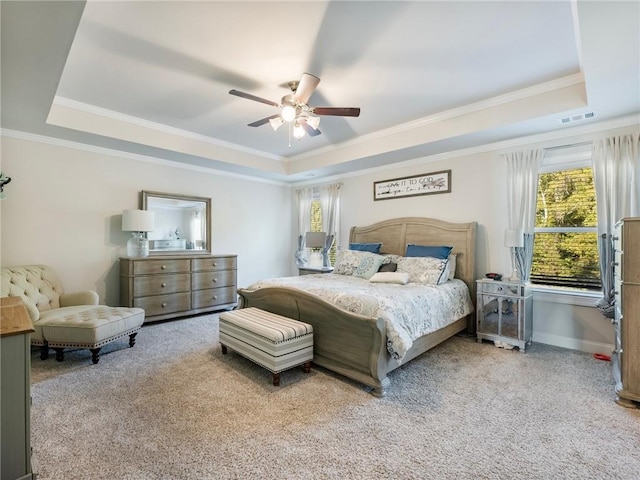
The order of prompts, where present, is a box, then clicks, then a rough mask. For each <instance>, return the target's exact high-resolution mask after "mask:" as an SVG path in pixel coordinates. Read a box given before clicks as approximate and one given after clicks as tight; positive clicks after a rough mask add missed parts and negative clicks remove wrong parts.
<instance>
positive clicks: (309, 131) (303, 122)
mask: <svg viewBox="0 0 640 480" xmlns="http://www.w3.org/2000/svg"><path fill="white" fill-rule="evenodd" d="M298 122H299V123H300V126H301V127H302V128H304V131H305V132H307V135H309V136H310V137H315V136H318V135H320V134H321V133H322V132H321V131H320V130H318V129H316V128H313V127H312V126H311V125H309V124H308V123H307V122H306V120H304V119H301V120H299V121H298Z"/></svg>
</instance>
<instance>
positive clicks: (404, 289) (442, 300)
mask: <svg viewBox="0 0 640 480" xmlns="http://www.w3.org/2000/svg"><path fill="white" fill-rule="evenodd" d="M274 286H286V287H290V288H297V289H299V290H303V291H306V292H309V293H312V294H314V295H317V296H319V297H321V298H322V299H324V300H325V301H328V302H330V303H332V304H333V305H335V306H337V307H339V308H342V309H343V310H347V311H349V312H353V313H357V314H359V315H364V316H367V317H375V318H382V319H383V320H384V321H385V324H386V328H387V350H388V351H389V354H390V355H391V356H392V357H393V358H396V359H402V358H403V357H404V356H405V354H406V353H407V351H408V350H409V349H410V348H411V345H412V344H413V341H414V340H415V339H417V338H419V337H421V336H422V335H426V334H427V333H431V332H434V331H436V330H438V329H440V328H442V327H445V326H446V325H448V324H450V323H453V322H454V321H456V320H458V319H460V318H462V317H464V316H466V315H468V314H470V313H471V312H473V303H472V302H471V295H470V293H469V289H468V287H467V285H466V284H465V283H464V282H463V281H462V280H458V279H456V280H451V281H448V282H446V283H444V284H442V285H438V286H427V285H421V284H417V283H407V284H406V285H398V284H388V283H370V282H369V281H368V280H365V279H363V278H358V277H353V276H349V275H337V274H317V275H300V276H296V277H281V278H271V279H267V280H260V281H258V282H255V283H254V284H252V285H250V286H249V287H247V290H258V289H260V288H265V287H274Z"/></svg>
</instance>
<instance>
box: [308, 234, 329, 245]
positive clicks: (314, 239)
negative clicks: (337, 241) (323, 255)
mask: <svg viewBox="0 0 640 480" xmlns="http://www.w3.org/2000/svg"><path fill="white" fill-rule="evenodd" d="M326 238H327V234H326V233H325V232H307V235H306V237H305V241H304V245H305V247H307V248H324V241H325V240H326Z"/></svg>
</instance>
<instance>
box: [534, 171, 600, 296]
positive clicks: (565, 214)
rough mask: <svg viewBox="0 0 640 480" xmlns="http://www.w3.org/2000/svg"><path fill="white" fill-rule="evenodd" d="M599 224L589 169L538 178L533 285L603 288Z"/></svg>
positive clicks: (561, 172)
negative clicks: (601, 286) (599, 262)
mask: <svg viewBox="0 0 640 480" xmlns="http://www.w3.org/2000/svg"><path fill="white" fill-rule="evenodd" d="M596 226H597V218H596V196H595V188H594V184H593V174H592V170H591V169H590V168H579V169H572V170H563V171H558V172H550V173H543V174H540V176H539V181H538V197H537V204H536V234H535V240H534V248H533V265H532V273H531V279H532V281H533V282H535V283H541V284H547V285H562V286H575V287H582V288H599V287H600V269H599V265H598V238H597V232H596Z"/></svg>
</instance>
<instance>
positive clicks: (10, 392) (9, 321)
mask: <svg viewBox="0 0 640 480" xmlns="http://www.w3.org/2000/svg"><path fill="white" fill-rule="evenodd" d="M33 331H34V330H33V324H32V323H31V318H30V317H29V313H28V312H27V307H26V306H25V305H24V303H23V302H22V300H20V298H19V297H5V298H2V299H0V337H1V338H0V341H1V343H0V357H1V358H0V362H1V363H0V366H1V370H2V371H1V374H2V376H1V377H0V379H1V380H2V388H1V389H0V397H1V398H0V406H1V411H0V425H1V430H0V438H2V442H1V443H2V447H1V448H2V456H1V459H0V467H1V469H0V471H1V473H0V478H2V480H5V479H6V480H17V479H19V480H26V479H32V478H36V473H35V469H34V467H33V464H34V461H33V458H32V455H31V338H30V334H31V332H33Z"/></svg>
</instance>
